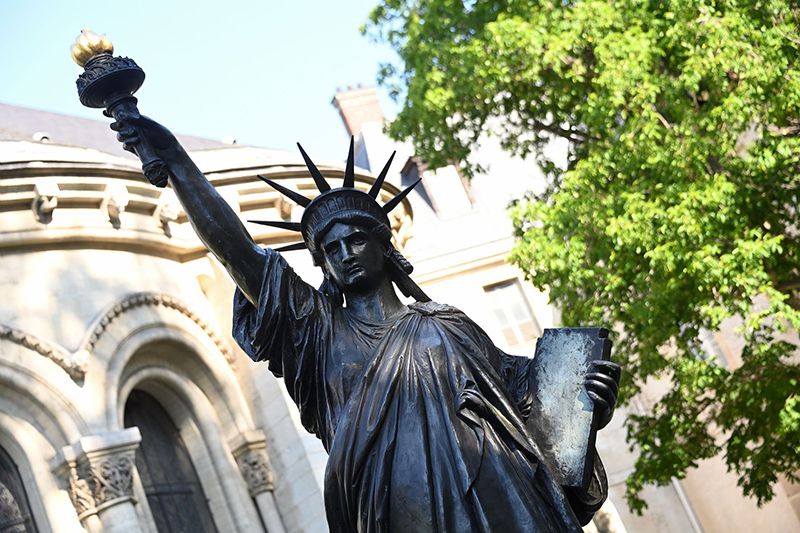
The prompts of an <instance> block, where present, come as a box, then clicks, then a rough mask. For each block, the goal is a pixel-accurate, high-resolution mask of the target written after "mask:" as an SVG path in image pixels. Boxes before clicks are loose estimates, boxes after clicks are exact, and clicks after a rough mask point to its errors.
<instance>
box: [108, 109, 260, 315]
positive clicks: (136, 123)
mask: <svg viewBox="0 0 800 533" xmlns="http://www.w3.org/2000/svg"><path fill="white" fill-rule="evenodd" d="M116 119H117V120H116V122H114V123H113V124H112V125H111V128H112V129H113V130H115V131H117V139H118V140H119V141H120V142H122V143H123V147H124V148H125V149H126V150H128V151H131V152H135V147H136V146H137V145H138V144H139V143H140V142H141V141H142V140H146V141H147V143H148V144H149V145H150V146H151V147H152V149H153V150H154V153H155V155H157V156H158V157H159V158H160V159H161V160H162V161H163V162H164V164H165V165H166V167H167V170H168V173H169V184H170V185H171V186H172V189H173V190H174V191H175V194H176V195H177V197H178V200H180V202H181V205H183V209H184V210H185V211H186V215H187V216H188V217H189V222H191V224H192V227H193V228H194V229H195V231H196V232H197V235H198V236H199V237H200V240H202V241H203V244H205V245H206V247H207V248H208V249H209V250H210V251H211V253H213V254H214V255H215V256H216V257H217V259H219V260H220V262H221V263H222V264H223V265H224V266H225V268H226V269H227V271H228V273H229V274H230V275H231V277H232V278H233V280H234V281H235V282H236V285H237V286H238V287H239V288H240V289H241V291H242V292H243V293H244V294H245V296H247V299H248V300H250V301H251V302H257V301H258V295H259V288H260V286H261V277H262V274H263V270H264V254H263V253H262V252H261V250H260V249H259V247H258V245H257V244H256V243H255V242H254V241H253V239H252V238H251V237H250V234H249V233H248V232H247V229H245V227H244V225H243V224H242V221H241V219H240V218H239V216H238V215H237V214H236V212H234V211H233V209H231V207H230V206H229V205H228V203H227V202H226V201H225V200H224V199H223V198H222V196H220V194H219V193H218V192H217V191H216V189H215V188H214V186H213V185H212V184H211V183H210V182H209V181H208V179H206V177H205V176H204V175H203V173H202V172H200V169H199V168H197V165H196V164H195V163H194V161H192V159H191V158H190V157H189V154H187V153H186V150H184V149H183V147H182V146H181V145H180V143H179V142H178V139H176V138H175V136H174V135H173V134H172V133H171V132H170V131H169V130H167V129H166V128H165V127H163V126H162V125H160V124H158V123H157V122H155V121H153V120H151V119H149V118H147V117H144V116H142V115H139V114H138V113H133V114H132V113H127V112H121V113H117V115H116Z"/></svg>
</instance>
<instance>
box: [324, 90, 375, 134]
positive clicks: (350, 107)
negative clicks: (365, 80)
mask: <svg viewBox="0 0 800 533" xmlns="http://www.w3.org/2000/svg"><path fill="white" fill-rule="evenodd" d="M331 103H332V104H333V106H334V107H335V108H336V109H337V110H338V111H339V115H341V117H342V121H343V122H344V127H345V128H347V133H349V134H350V135H358V134H359V133H361V128H362V126H363V124H364V123H367V122H378V123H383V111H381V104H380V102H378V92H377V91H376V90H375V87H360V86H359V87H355V88H353V87H347V89H345V90H337V91H336V95H335V96H334V97H333V101H332V102H331Z"/></svg>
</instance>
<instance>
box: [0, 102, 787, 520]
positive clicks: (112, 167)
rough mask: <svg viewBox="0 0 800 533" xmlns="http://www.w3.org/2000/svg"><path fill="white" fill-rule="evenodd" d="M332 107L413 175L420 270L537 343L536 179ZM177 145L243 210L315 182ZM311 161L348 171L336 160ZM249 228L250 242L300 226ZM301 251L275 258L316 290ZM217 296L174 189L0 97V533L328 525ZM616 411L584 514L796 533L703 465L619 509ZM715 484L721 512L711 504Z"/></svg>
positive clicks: (319, 468)
mask: <svg viewBox="0 0 800 533" xmlns="http://www.w3.org/2000/svg"><path fill="white" fill-rule="evenodd" d="M334 104H335V105H336V106H337V108H338V109H339V110H340V112H341V113H342V117H343V120H344V122H345V125H346V128H347V130H348V132H349V133H351V134H353V135H355V136H356V141H357V150H358V154H357V164H358V165H359V166H360V167H361V170H357V176H356V179H357V183H358V184H359V185H360V186H363V187H365V188H366V187H368V186H369V185H370V184H371V183H372V182H373V181H374V178H373V175H374V173H375V171H377V170H378V169H380V168H381V167H382V166H383V163H384V162H385V160H386V159H387V158H388V156H389V154H390V153H391V151H392V150H394V149H397V150H398V154H397V156H396V157H395V159H394V167H393V169H392V171H391V173H390V178H389V179H388V180H387V183H386V184H385V186H384V191H383V192H382V194H383V195H384V196H385V198H386V199H388V198H389V197H391V196H393V195H394V194H396V193H397V192H398V191H399V190H400V188H401V187H402V186H403V185H404V184H406V183H408V182H410V181H411V180H414V179H416V177H417V176H422V177H424V178H425V179H424V180H423V183H424V187H423V188H421V189H419V191H417V192H415V193H413V194H412V195H410V196H409V197H408V198H407V199H406V201H405V202H404V203H403V205H402V207H399V208H398V209H396V210H394V211H393V212H392V216H393V218H392V223H393V229H394V231H395V241H396V244H397V245H398V246H399V247H400V248H402V249H403V251H404V253H405V254H406V255H407V256H408V257H409V259H410V260H411V261H412V263H413V264H414V265H415V267H416V270H415V273H414V277H415V279H416V280H417V282H418V283H419V284H420V285H421V286H422V287H423V289H424V290H425V291H426V292H427V293H428V294H429V295H430V296H431V297H432V298H433V299H434V300H437V301H441V302H447V303H450V304H452V305H455V306H457V307H460V308H461V309H462V310H464V311H465V312H466V313H467V314H468V315H470V316H471V317H472V318H473V319H474V320H475V321H476V322H478V323H479V324H481V326H483V327H484V329H485V330H486V331H487V333H488V334H489V335H490V336H491V337H492V338H493V340H494V341H495V342H496V343H497V344H498V345H499V346H501V347H502V348H504V349H506V350H507V351H509V352H511V353H520V354H525V353H527V354H532V353H533V348H534V343H535V339H536V338H537V337H538V336H539V334H540V333H541V331H542V329H543V328H546V327H552V326H554V325H556V324H558V313H557V312H556V310H554V309H553V308H552V307H550V306H549V305H548V303H547V296H546V295H545V294H542V293H540V292H538V291H535V290H534V289H532V288H531V287H530V285H528V284H526V283H523V282H522V278H521V276H520V273H519V272H518V271H517V270H516V269H514V268H513V267H511V266H510V265H509V264H508V263H507V262H506V257H507V255H508V252H509V250H510V248H511V245H512V238H511V231H510V230H511V228H510V222H509V220H508V219H507V217H506V215H505V211H504V210H505V207H506V205H507V203H508V201H510V200H511V199H513V198H515V197H518V196H519V195H521V194H523V193H524V191H526V190H529V189H531V188H535V187H537V186H539V185H540V184H541V176H540V175H539V174H538V169H536V168H535V167H534V166H532V165H530V164H528V163H526V162H524V161H520V160H516V159H509V158H507V157H505V156H503V155H502V154H500V150H499V147H497V146H494V145H492V144H491V141H490V140H487V141H486V142H485V143H484V144H483V148H482V149H481V153H479V154H478V156H479V157H482V158H485V160H486V161H491V162H492V165H491V170H490V172H488V173H486V174H485V175H481V176H478V177H476V178H475V179H474V180H473V181H472V182H470V183H467V182H465V181H464V180H463V179H462V178H461V176H460V175H459V174H458V172H457V170H456V169H455V167H447V168H443V169H436V170H433V169H428V168H425V166H424V164H423V163H422V162H420V161H417V160H415V159H414V158H413V157H412V155H413V154H412V153H411V151H410V149H409V148H408V147H407V146H403V145H395V144H394V143H392V142H391V141H389V140H388V139H387V138H386V137H385V136H384V135H383V134H382V132H381V127H382V120H383V116H382V114H381V111H380V107H379V106H378V105H377V100H376V99H375V95H374V90H372V89H355V90H348V91H343V92H341V93H339V94H337V96H336V97H335V99H334ZM180 140H181V142H182V143H183V144H184V146H185V147H186V148H187V150H188V151H189V152H190V153H191V155H192V157H193V158H194V160H195V161H196V162H197V163H198V165H199V166H200V168H201V169H202V170H203V171H204V172H205V173H206V175H207V176H208V177H209V179H210V180H211V181H212V183H214V185H215V186H216V187H217V188H218V190H219V191H220V193H221V194H222V195H223V197H224V198H225V199H226V200H227V201H228V202H229V203H230V205H231V206H232V207H233V208H234V209H235V210H236V211H237V212H239V213H240V214H241V216H242V218H243V219H244V220H247V219H269V220H277V219H280V218H283V219H285V220H292V219H295V220H296V219H297V218H298V217H299V210H298V209H295V208H294V206H293V205H291V204H289V203H287V202H285V201H283V199H282V197H281V196H280V195H278V194H277V193H276V192H274V191H273V190H272V189H271V188H269V187H268V186H266V185H265V184H264V183H263V182H261V181H260V180H259V179H258V178H257V177H256V175H257V174H262V175H266V176H268V177H270V178H272V179H275V180H279V181H280V183H282V184H284V185H287V186H289V187H291V188H294V189H296V190H299V191H302V192H304V193H307V194H311V193H312V192H311V191H313V190H315V188H314V185H313V181H312V180H311V178H310V176H309V175H308V173H307V170H306V168H305V165H304V164H303V162H302V159H301V158H300V156H299V154H294V153H289V152H284V151H276V150H267V149H261V148H254V147H248V146H241V145H228V144H223V143H220V142H215V141H211V140H207V139H199V138H194V137H180ZM346 144H347V139H346V138H345V137H344V136H343V138H342V148H343V150H342V151H343V155H344V152H345V150H346ZM552 149H553V150H555V151H558V150H560V149H563V147H559V146H558V145H554V146H553V147H552ZM311 156H312V157H313V156H314V154H311ZM317 164H318V166H319V167H320V169H321V170H322V171H323V173H325V174H326V176H329V177H332V178H334V179H335V178H337V177H341V176H342V175H343V166H342V164H341V162H328V163H325V162H320V161H317ZM501 177H502V179H501ZM247 227H248V229H249V230H250V232H251V234H252V235H253V237H254V238H255V239H256V241H257V242H259V243H260V244H262V245H264V246H276V245H279V244H282V243H288V242H293V240H294V239H295V238H296V237H293V236H292V234H290V233H289V232H284V231H282V230H276V229H272V228H266V227H265V226H260V225H255V224H247ZM307 255H308V254H307V253H306V252H291V253H287V254H286V257H287V259H288V260H289V261H290V263H291V264H292V266H293V267H294V268H295V270H297V271H298V272H299V273H300V274H301V275H302V276H303V277H304V278H305V279H306V280H307V281H309V282H310V283H312V284H317V283H319V282H320V281H321V276H320V274H319V272H318V271H317V269H315V268H314V267H313V266H312V265H311V262H310V259H309V258H308V257H307ZM232 292H233V285H232V283H231V281H230V280H229V278H228V276H227V273H226V272H225V270H224V269H223V268H222V267H221V265H220V264H219V263H218V262H217V261H216V260H215V259H214V258H213V257H211V256H210V255H209V254H208V253H207V251H206V250H205V249H204V248H203V246H202V244H201V243H200V241H199V240H198V239H197V237H196V236H195V235H194V233H193V231H192V229H191V227H190V225H189V224H188V220H187V218H186V215H185V214H184V213H183V212H182V210H181V208H180V206H179V205H178V203H177V202H176V199H175V197H174V195H173V194H172V193H171V191H170V190H169V189H156V188H154V187H152V186H150V185H149V184H147V183H146V182H145V181H144V180H143V178H142V176H141V172H140V168H139V164H138V161H136V160H135V159H134V158H133V157H132V156H130V155H129V154H126V153H125V152H123V151H122V150H121V149H120V147H119V145H118V144H117V142H116V141H115V139H114V135H113V133H112V132H110V131H109V130H108V128H107V123H106V122H101V121H92V120H84V119H77V118H73V117H67V116H63V115H57V114H52V113H45V112H41V111H34V110H30V109H25V108H19V107H13V106H7V105H2V104H0V294H2V295H3V298H2V299H1V300H0V532H6V531H14V532H19V531H40V532H50V531H52V532H81V531H89V532H98V531H125V532H128V531H146V532H155V531H162V532H163V531H174V530H191V531H220V532H228V531H241V532H250V531H269V532H270V533H274V532H282V531H287V532H318V531H320V532H321V531H326V525H325V518H324V508H323V500H322V477H323V472H324V466H325V461H326V455H325V453H324V450H323V449H322V446H321V445H320V443H319V442H318V441H317V440H316V438H315V437H313V436H312V435H310V434H308V433H307V432H305V430H304V429H303V428H302V427H301V425H300V422H299V417H298V415H297V411H296V409H295V408H294V406H293V405H292V403H291V401H290V400H289V399H288V396H287V395H286V392H285V388H284V387H283V384H282V382H281V381H280V380H277V379H275V378H274V377H273V376H272V375H271V374H270V373H269V372H267V370H266V366H265V365H263V364H253V363H252V362H251V361H250V360H249V359H248V358H247V357H246V356H245V355H244V354H243V353H242V352H241V351H240V350H239V349H238V347H237V346H236V345H235V343H234V342H233V341H232V340H231V338H230V335H229V331H230V329H231V328H230V325H231V316H230V312H231V311H230V309H231V298H232ZM622 418H623V417H621V416H618V417H617V420H616V421H615V422H614V423H613V425H612V427H610V428H609V429H607V430H606V431H604V432H603V433H601V435H603V438H602V439H601V441H600V442H599V444H598V447H599V448H600V451H601V454H602V455H603V458H604V460H605V461H606V465H607V467H608V470H609V476H610V482H611V484H612V491H611V499H610V502H609V504H608V505H607V508H606V509H605V510H604V512H603V513H602V515H601V516H600V517H599V519H598V520H597V521H596V529H598V530H601V531H625V530H627V531H693V530H694V531H719V530H731V529H735V527H734V528H732V527H731V525H732V524H733V525H735V524H737V523H739V524H756V523H760V524H766V525H767V529H760V530H772V531H788V530H791V529H792V528H795V529H796V528H797V525H798V522H797V517H796V516H795V515H794V514H793V513H792V511H791V507H790V506H789V499H788V498H789V495H780V496H779V497H778V498H776V500H775V502H774V503H772V504H770V505H769V506H767V507H765V508H764V509H762V510H756V509H755V508H754V506H753V505H752V504H751V503H749V502H747V501H745V500H742V498H741V497H738V499H737V496H736V490H737V489H736V488H735V486H733V487H732V486H731V483H730V479H729V478H725V475H724V474H723V473H717V471H715V470H714V468H716V467H713V466H712V469H711V470H705V471H704V472H714V474H713V479H705V480H704V479H703V475H701V474H698V475H696V476H695V478H694V479H693V480H690V479H687V480H685V481H683V482H678V481H677V480H676V481H675V483H674V484H673V485H671V486H668V487H663V488H658V489H652V491H651V492H650V493H648V494H647V495H646V496H647V497H648V498H649V500H650V503H651V512H650V513H648V515H646V516H645V517H643V518H637V517H634V516H632V515H631V514H630V513H629V512H627V510H626V508H625V506H624V501H623V499H622V492H623V485H622V484H623V482H624V477H625V475H626V474H627V472H628V471H629V470H630V467H631V464H632V456H631V455H630V454H628V453H627V451H626V448H625V445H624V442H623V429H622ZM717 470H719V469H718V468H717ZM693 475H694V474H693ZM712 485H713V491H714V493H713V494H711V493H708V492H709V487H710V486H712ZM787 494H788V493H787ZM714 497H716V498H717V499H719V498H722V499H723V500H724V501H726V502H728V507H730V511H729V513H730V515H731V516H733V517H735V519H731V518H729V517H726V516H721V515H724V514H725V513H719V512H716V511H713V510H712V507H710V506H709V505H710V504H709V502H710V501H711V500H712V499H713V498H714ZM717 503H719V502H717ZM769 528H771V529H769ZM590 529H591V528H590Z"/></svg>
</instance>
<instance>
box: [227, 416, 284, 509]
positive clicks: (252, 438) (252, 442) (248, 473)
mask: <svg viewBox="0 0 800 533" xmlns="http://www.w3.org/2000/svg"><path fill="white" fill-rule="evenodd" d="M231 448H232V451H233V457H234V459H236V464H237V465H238V466H239V471H240V472H241V473H242V477H243V478H244V481H245V483H246V484H247V490H248V491H249V492H250V496H252V497H255V496H257V495H258V494H261V493H262V492H267V491H272V490H273V488H274V485H273V483H272V467H271V466H270V464H269V457H268V455H267V439H266V437H265V436H264V432H263V431H258V430H250V431H245V432H243V433H241V434H240V435H239V436H238V437H237V438H235V439H234V440H233V441H232V442H231Z"/></svg>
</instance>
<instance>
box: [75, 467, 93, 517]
mask: <svg viewBox="0 0 800 533" xmlns="http://www.w3.org/2000/svg"><path fill="white" fill-rule="evenodd" d="M82 470H84V472H83V473H82V474H81V473H79V472H78V467H77V465H76V464H75V462H74V461H73V462H71V463H70V465H69V474H68V476H69V479H68V485H69V499H70V500H71V501H72V505H73V506H74V507H75V512H77V513H78V519H79V520H83V519H84V518H85V517H87V516H89V515H90V514H94V513H96V512H97V511H96V509H95V507H96V504H95V501H94V496H92V489H91V487H90V486H89V481H88V480H87V473H86V472H85V470H86V469H85V468H84V469H82Z"/></svg>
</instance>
